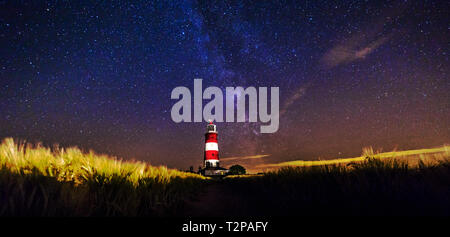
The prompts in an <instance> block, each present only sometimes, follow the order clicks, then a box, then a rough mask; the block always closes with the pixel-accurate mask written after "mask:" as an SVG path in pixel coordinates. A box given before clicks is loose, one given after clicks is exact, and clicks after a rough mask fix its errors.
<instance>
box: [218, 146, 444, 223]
mask: <svg viewBox="0 0 450 237" xmlns="http://www.w3.org/2000/svg"><path fill="white" fill-rule="evenodd" d="M366 155H367V156H366V158H365V159H364V160H362V161H358V162H354V163H348V164H332V165H321V166H297V167H293V166H288V167H283V168H280V169H278V170H276V171H272V172H268V173H265V174H264V175H262V176H254V177H249V178H233V179H227V180H226V182H227V183H228V184H229V186H228V187H229V188H230V189H232V190H233V193H234V195H241V196H244V197H246V198H245V199H244V200H249V201H243V202H242V205H243V206H245V207H246V208H247V210H246V211H245V212H246V213H251V215H262V216H264V215H270V216H276V215H279V216H286V215H291V216H298V215H446V216H448V215H450V162H449V159H448V158H449V157H448V156H447V157H446V158H445V159H441V160H439V161H437V162H433V163H425V162H423V161H421V160H419V161H418V164H417V165H411V164H408V162H407V161H405V160H399V159H380V158H379V157H377V156H376V154H375V153H373V152H367V153H366ZM238 214H239V213H238ZM238 214H236V215H238Z"/></svg>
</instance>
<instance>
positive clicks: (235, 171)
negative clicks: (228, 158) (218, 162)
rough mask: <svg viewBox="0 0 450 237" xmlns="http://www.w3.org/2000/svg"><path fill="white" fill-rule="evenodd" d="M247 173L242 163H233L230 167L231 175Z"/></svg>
mask: <svg viewBox="0 0 450 237" xmlns="http://www.w3.org/2000/svg"><path fill="white" fill-rule="evenodd" d="M245 173H246V170H245V168H244V167H243V166H241V165H233V166H231V167H230V168H229V174H230V175H241V174H245Z"/></svg>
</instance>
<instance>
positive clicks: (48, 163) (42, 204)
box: [0, 138, 205, 216]
mask: <svg viewBox="0 0 450 237" xmlns="http://www.w3.org/2000/svg"><path fill="white" fill-rule="evenodd" d="M203 179H205V178H204V177H203V176H200V175H197V174H192V173H186V172H181V171H177V170H173V169H168V168H167V167H164V166H159V167H153V166H150V165H148V164H146V163H143V162H124V161H121V160H117V159H115V158H112V157H109V156H106V155H98V154H95V153H94V152H92V151H91V152H89V153H83V152H82V151H81V150H79V149H78V148H67V149H64V148H55V149H49V148H45V147H43V146H42V145H36V146H32V145H30V144H24V143H19V144H17V143H15V142H14V140H13V139H11V138H8V139H5V140H4V141H3V142H2V143H1V145H0V204H1V205H0V215H40V216H47V215H48V216H54V215H68V216H91V215H100V216H109V215H114V216H117V215H119V216H120V215H123V216H137V215H161V213H170V212H171V211H174V209H176V207H177V205H180V203H181V201H182V199H183V198H185V197H186V196H189V195H193V193H194V192H195V191H196V190H197V189H198V188H199V186H201V185H199V184H200V182H201V181H202V180H203ZM50 206H51V208H47V207H50Z"/></svg>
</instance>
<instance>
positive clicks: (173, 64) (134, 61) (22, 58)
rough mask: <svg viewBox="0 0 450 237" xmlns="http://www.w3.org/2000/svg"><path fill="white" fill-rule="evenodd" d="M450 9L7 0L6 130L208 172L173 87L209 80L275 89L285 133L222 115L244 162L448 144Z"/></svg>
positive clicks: (230, 151) (0, 58)
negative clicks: (176, 117)
mask: <svg viewBox="0 0 450 237" xmlns="http://www.w3.org/2000/svg"><path fill="white" fill-rule="evenodd" d="M448 9H450V8H449V5H448V3H446V1H385V2H383V1H273V2H270V1H227V2H222V1H198V2H197V1H61V0H59V1H0V45H1V47H0V138H4V137H14V138H17V139H23V140H26V141H29V142H42V143H44V144H47V145H52V144H55V143H57V144H60V146H78V147H80V148H82V149H85V150H89V149H92V150H94V151H96V152H98V153H106V154H110V155H114V156H117V157H122V158H123V159H135V160H143V161H147V162H149V163H151V164H154V165H167V166H169V167H171V168H180V169H187V168H188V167H189V166H190V165H193V166H194V167H197V166H198V165H200V164H201V163H202V161H203V150H204V132H205V127H206V123H178V124H177V123H174V122H173V121H172V120H171V116H170V111H171V107H172V106H173V104H175V102H176V101H174V100H171V99H170V93H171V91H172V89H173V88H175V87H177V86H185V87H188V88H191V90H192V91H193V81H194V78H202V79H203V86H204V88H205V87H207V86H217V87H219V88H221V89H223V90H224V89H225V87H228V86H243V87H249V86H254V87H263V86H265V87H279V88H280V128H279V130H278V132H276V133H273V134H261V133H259V131H260V130H259V128H260V126H261V124H260V123H217V126H218V130H219V149H220V155H221V157H224V158H226V157H234V158H233V161H234V162H237V163H239V157H241V158H242V157H244V158H245V157H247V158H248V157H254V156H256V157H260V162H262V163H276V162H281V161H288V160H296V159H302V160H314V159H318V158H321V159H328V158H337V157H350V156H357V155H359V154H361V149H362V148H363V147H365V146H373V147H374V148H376V149H383V151H390V150H392V149H414V148H426V147H433V146H439V145H443V144H446V143H447V144H448V143H450V124H449V121H450V96H449V91H450V80H449V75H448V73H449V62H448V48H449V39H450V37H449V31H450V25H449V17H448V16H449V11H448ZM207 102H208V101H204V103H205V104H206V103H207ZM236 157H237V159H235V158H236ZM249 165H251V164H249Z"/></svg>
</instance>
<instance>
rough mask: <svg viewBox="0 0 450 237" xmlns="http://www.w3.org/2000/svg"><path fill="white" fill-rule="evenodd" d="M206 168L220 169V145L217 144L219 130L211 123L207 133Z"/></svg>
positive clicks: (207, 127)
mask: <svg viewBox="0 0 450 237" xmlns="http://www.w3.org/2000/svg"><path fill="white" fill-rule="evenodd" d="M204 161H205V163H204V167H205V168H218V167H219V145H218V143H217V128H216V125H214V124H213V123H212V121H209V124H208V126H206V133H205V157H204Z"/></svg>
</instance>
